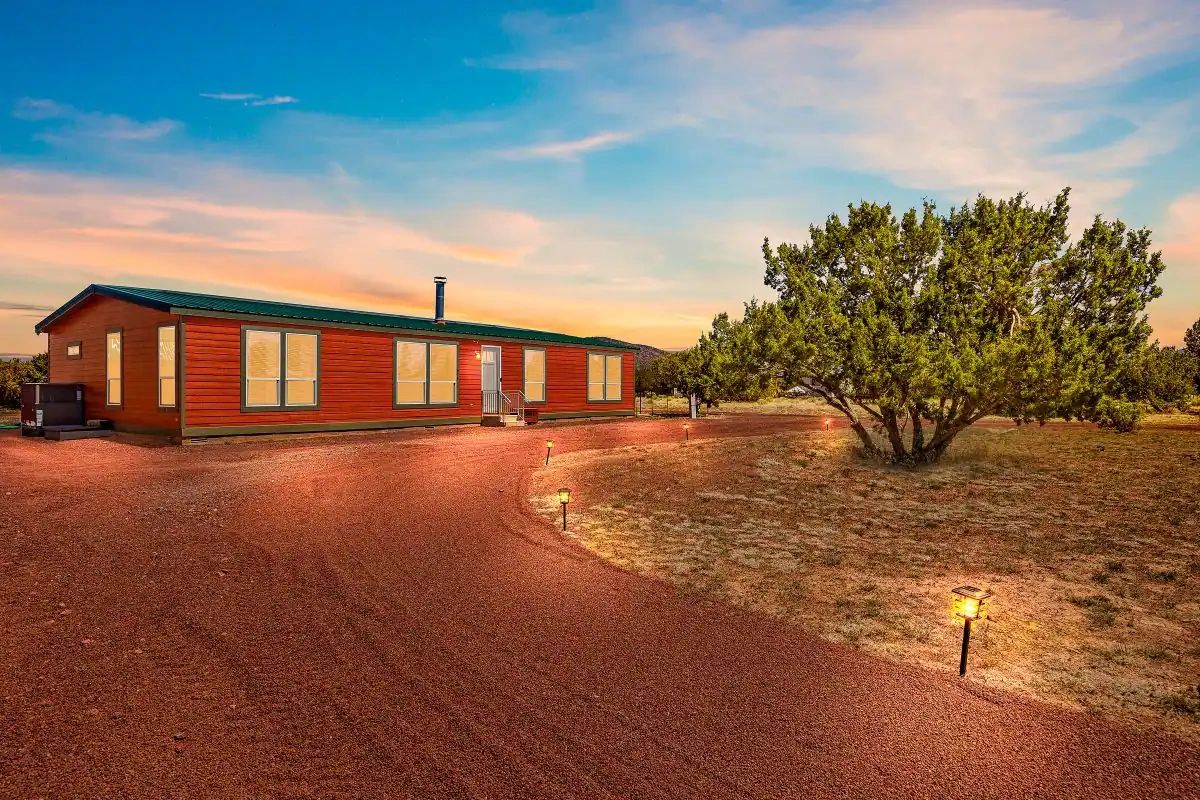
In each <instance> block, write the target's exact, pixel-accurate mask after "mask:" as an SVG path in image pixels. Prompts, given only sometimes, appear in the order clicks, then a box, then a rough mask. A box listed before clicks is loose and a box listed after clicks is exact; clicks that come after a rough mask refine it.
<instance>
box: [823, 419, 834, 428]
mask: <svg viewBox="0 0 1200 800" xmlns="http://www.w3.org/2000/svg"><path fill="white" fill-rule="evenodd" d="M832 425H833V420H831V419H830V418H829V417H826V418H825V430H829V428H830V426H832Z"/></svg>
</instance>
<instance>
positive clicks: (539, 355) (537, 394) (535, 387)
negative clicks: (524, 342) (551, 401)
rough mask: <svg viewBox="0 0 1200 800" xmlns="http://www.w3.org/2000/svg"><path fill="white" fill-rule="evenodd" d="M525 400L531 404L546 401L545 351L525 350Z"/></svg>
mask: <svg viewBox="0 0 1200 800" xmlns="http://www.w3.org/2000/svg"><path fill="white" fill-rule="evenodd" d="M525 399H526V400H528V401H529V402H531V403H544V402H545V401H546V351H545V350H538V349H533V348H529V347H527V348H525Z"/></svg>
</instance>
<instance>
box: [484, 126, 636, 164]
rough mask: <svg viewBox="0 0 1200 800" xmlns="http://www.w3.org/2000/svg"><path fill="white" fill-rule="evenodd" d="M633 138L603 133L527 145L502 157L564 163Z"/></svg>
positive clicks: (614, 132) (627, 135) (618, 133)
mask: <svg viewBox="0 0 1200 800" xmlns="http://www.w3.org/2000/svg"><path fill="white" fill-rule="evenodd" d="M633 138H634V136H633V134H632V133H623V132H620V131H605V132H603V133H596V134H593V135H591V136H584V137H583V138H581V139H568V140H565V141H556V142H543V143H540V144H534V145H529V146H528V147H518V148H515V149H512V150H506V151H505V152H504V155H505V156H506V157H508V158H515V159H521V158H555V159H562V160H564V161H573V160H576V159H578V158H579V157H580V156H582V155H583V154H585V153H590V152H592V151H593V150H603V149H605V148H609V147H615V146H616V145H619V144H623V143H625V142H628V141H631V140H632V139H633Z"/></svg>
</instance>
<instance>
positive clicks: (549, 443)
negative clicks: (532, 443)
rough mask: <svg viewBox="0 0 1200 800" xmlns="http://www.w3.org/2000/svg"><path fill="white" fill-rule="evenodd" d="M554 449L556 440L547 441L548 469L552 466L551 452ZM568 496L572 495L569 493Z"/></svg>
mask: <svg viewBox="0 0 1200 800" xmlns="http://www.w3.org/2000/svg"><path fill="white" fill-rule="evenodd" d="M553 447H554V440H553V439H547V440H546V466H547V467H548V466H550V450H551V449H553ZM567 494H568V495H570V494H571V493H570V492H567Z"/></svg>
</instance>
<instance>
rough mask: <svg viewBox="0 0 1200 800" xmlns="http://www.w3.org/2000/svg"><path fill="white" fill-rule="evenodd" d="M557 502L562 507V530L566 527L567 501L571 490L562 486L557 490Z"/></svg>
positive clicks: (569, 499)
mask: <svg viewBox="0 0 1200 800" xmlns="http://www.w3.org/2000/svg"><path fill="white" fill-rule="evenodd" d="M558 502H559V503H561V504H562V507H563V530H564V531H565V530H566V529H567V503H569V502H571V490H570V489H568V488H567V487H565V486H564V487H563V488H561V489H559V490H558Z"/></svg>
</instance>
